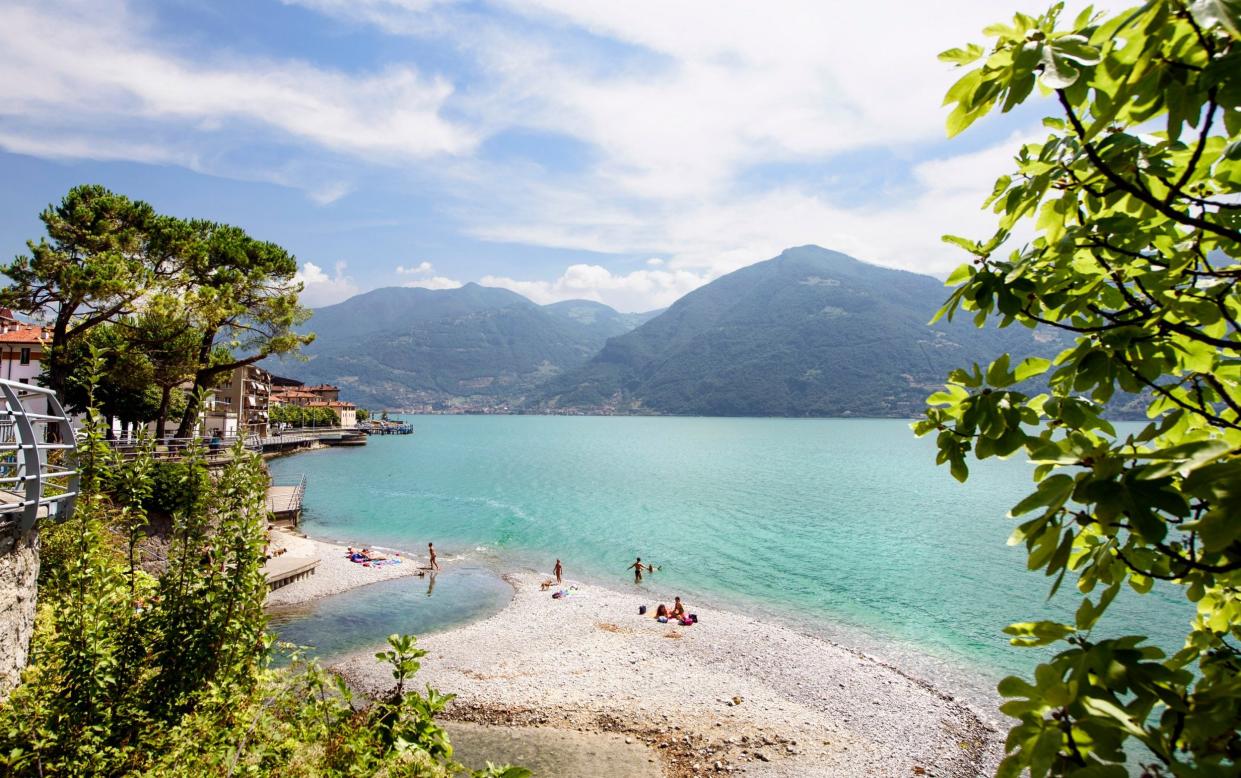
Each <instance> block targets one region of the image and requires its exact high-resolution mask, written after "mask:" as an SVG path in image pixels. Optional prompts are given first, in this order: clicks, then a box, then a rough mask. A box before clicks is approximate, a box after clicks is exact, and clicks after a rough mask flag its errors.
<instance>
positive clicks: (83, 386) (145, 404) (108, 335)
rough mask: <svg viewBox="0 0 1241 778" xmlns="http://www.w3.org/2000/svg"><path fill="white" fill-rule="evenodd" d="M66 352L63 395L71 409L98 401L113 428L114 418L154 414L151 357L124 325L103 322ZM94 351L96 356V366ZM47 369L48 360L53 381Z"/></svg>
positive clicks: (135, 419) (138, 420) (127, 420)
mask: <svg viewBox="0 0 1241 778" xmlns="http://www.w3.org/2000/svg"><path fill="white" fill-rule="evenodd" d="M63 353H64V354H65V355H66V357H67V360H66V361H67V365H66V366H67V368H68V373H67V374H66V375H65V378H64V383H65V385H64V388H63V390H62V391H61V393H60V396H61V399H62V400H63V401H64V402H65V404H66V406H67V407H68V408H69V409H70V410H72V411H74V412H75V413H81V412H83V411H85V410H86V409H87V408H88V407H90V404H91V403H92V402H93V403H94V404H95V407H96V408H98V409H99V411H100V412H101V413H102V414H103V415H104V416H105V417H106V419H107V422H108V426H109V427H110V426H111V424H112V420H113V419H114V418H115V419H119V420H120V421H121V423H122V425H123V426H128V425H130V424H134V425H137V424H142V423H145V422H148V421H150V420H152V419H154V418H155V414H156V412H157V410H158V407H159V406H158V399H159V398H158V395H157V394H156V393H155V392H154V391H153V389H152V387H151V379H152V376H153V370H152V365H151V362H150V360H148V359H147V356H146V354H144V353H143V352H142V351H141V350H140V349H139V348H136V347H135V346H134V344H133V343H131V342H130V341H129V339H128V337H127V332H126V330H125V328H124V327H121V326H120V325H116V324H112V323H110V322H104V323H102V324H99V325H97V326H95V327H93V328H92V329H91V330H90V332H88V333H86V334H84V335H83V336H82V337H80V338H77V339H75V340H73V341H71V342H70V344H69V346H68V347H66V348H65V350H64V351H63ZM92 355H97V357H98V360H97V362H98V364H97V365H96V360H95V359H93V358H92ZM48 373H49V366H48V365H47V364H44V365H43V373H42V375H41V376H40V381H41V382H43V383H50V381H51V379H50V378H49V376H48Z"/></svg>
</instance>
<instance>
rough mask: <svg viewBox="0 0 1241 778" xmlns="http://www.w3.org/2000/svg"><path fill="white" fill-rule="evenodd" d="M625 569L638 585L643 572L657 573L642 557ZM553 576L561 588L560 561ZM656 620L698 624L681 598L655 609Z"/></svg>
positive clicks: (562, 578) (561, 571)
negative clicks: (687, 610)
mask: <svg viewBox="0 0 1241 778" xmlns="http://www.w3.org/2000/svg"><path fill="white" fill-rule="evenodd" d="M625 569H626V570H632V571H633V582H634V583H636V584H638V583H642V573H643V572H647V573H653V572H655V569H656V568H655V565H652V564H649V563H646V562H643V561H642V557H638V558H637V559H635V560H634V561H633V564H631V565H630V566H629V567H627V568H625ZM552 575H554V576H556V586H561V585H562V584H563V583H564V565H563V564H561V562H560V560H559V559H557V560H556V564H555V566H553V567H552ZM551 586H552V582H551V581H544V583H543V588H544V589H549V588H551ZM560 593H561V594H563V592H560ZM553 596H556V595H553ZM646 612H647V611H646V606H645V605H643V606H642V608H641V609H640V610H639V613H646ZM655 619H656V621H659V622H661V623H667V622H677V623H680V624H682V625H683V626H686V627H688V626H690V625H692V624H697V623H698V617H697V616H695V615H694V614H692V613H686V611H685V604H684V603H682V602H681V598H680V597H679V596H678V597H675V598H673V603H672V607H671V608H669V607H668V606H667V605H665V604H664V603H662V602H661V603H660V604H659V605H658V606H657V607H656V608H655Z"/></svg>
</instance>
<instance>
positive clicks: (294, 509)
mask: <svg viewBox="0 0 1241 778" xmlns="http://www.w3.org/2000/svg"><path fill="white" fill-rule="evenodd" d="M305 494H306V476H305V475H302V477H301V478H299V479H297V480H296V481H294V482H292V483H281V484H276V483H273V484H272V485H271V486H268V487H267V512H268V513H270V514H271V519H270V522H271V524H272V525H273V526H287V527H296V526H297V525H298V523H299V522H300V521H301V518H302V498H303V496H305Z"/></svg>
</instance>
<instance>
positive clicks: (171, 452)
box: [108, 435, 263, 461]
mask: <svg viewBox="0 0 1241 778" xmlns="http://www.w3.org/2000/svg"><path fill="white" fill-rule="evenodd" d="M238 437H239V436H237V435H222V436H220V437H204V436H195V437H190V438H171V437H165V438H158V439H156V440H155V442H154V445H153V446H151V456H152V458H153V459H156V460H159V461H176V460H180V459H182V458H184V457H185V456H186V455H187V454H189V453H190V451H191V450H194V449H197V450H199V451H202V452H203V453H205V455H206V457H207V459H208V460H209V461H210V460H212V459H223V458H225V457H227V456H228V455H229V451H230V450H231V449H232V447H233V445H234V444H235V443H236V442H237V439H238ZM108 444H109V445H110V446H111V447H112V449H113V450H114V451H116V452H117V453H119V454H120V455H121V456H122V457H124V458H125V459H134V458H135V457H137V456H139V455H140V454H141V453H142V452H144V451H146V450H147V445H149V444H147V445H144V444H143V443H142V442H141V441H140V440H139V439H137V438H117V439H114V440H109V441H108ZM242 445H244V446H245V447H246V448H247V449H249V450H251V451H258V450H260V449H262V447H263V446H262V443H261V441H260V440H259V438H258V436H257V435H247V436H245V438H244V441H243V443H242Z"/></svg>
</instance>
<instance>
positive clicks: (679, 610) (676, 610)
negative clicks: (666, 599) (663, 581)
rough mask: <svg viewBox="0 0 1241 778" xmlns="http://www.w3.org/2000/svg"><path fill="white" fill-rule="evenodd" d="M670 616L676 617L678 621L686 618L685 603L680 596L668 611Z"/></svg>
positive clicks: (670, 617)
mask: <svg viewBox="0 0 1241 778" xmlns="http://www.w3.org/2000/svg"><path fill="white" fill-rule="evenodd" d="M668 618H669V619H676V620H678V621H684V620H685V605H684V604H682V603H681V598H680V597H677V598H676V602H675V603H674V604H673V606H672V610H671V611H670V612H669V613H668Z"/></svg>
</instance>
